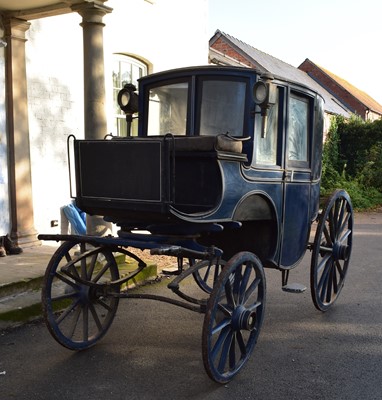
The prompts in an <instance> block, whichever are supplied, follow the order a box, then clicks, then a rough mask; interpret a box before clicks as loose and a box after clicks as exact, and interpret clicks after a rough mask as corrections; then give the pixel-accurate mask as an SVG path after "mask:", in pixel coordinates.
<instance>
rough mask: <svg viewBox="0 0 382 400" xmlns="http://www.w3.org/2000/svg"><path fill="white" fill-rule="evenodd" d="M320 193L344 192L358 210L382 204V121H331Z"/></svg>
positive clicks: (334, 118) (357, 118) (339, 117)
mask: <svg viewBox="0 0 382 400" xmlns="http://www.w3.org/2000/svg"><path fill="white" fill-rule="evenodd" d="M321 183H322V193H323V195H327V194H329V193H330V192H331V191H332V190H333V189H335V188H339V187H341V188H344V189H346V190H347V191H348V192H349V194H350V196H351V198H352V201H353V205H354V207H355V208H357V209H365V208H372V207H375V206H377V205H380V204H382V121H381V120H378V121H374V122H365V121H363V120H362V119H361V118H359V117H357V116H353V117H352V118H351V119H350V120H345V119H344V118H343V117H341V116H336V117H333V118H332V122H331V126H330V129H329V133H328V137H327V140H326V142H325V144H324V150H323V166H322V182H321Z"/></svg>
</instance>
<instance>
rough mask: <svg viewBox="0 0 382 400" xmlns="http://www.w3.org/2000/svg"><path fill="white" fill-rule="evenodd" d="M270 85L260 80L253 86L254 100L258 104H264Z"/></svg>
mask: <svg viewBox="0 0 382 400" xmlns="http://www.w3.org/2000/svg"><path fill="white" fill-rule="evenodd" d="M267 95H268V87H267V85H266V83H265V82H263V81H258V82H256V83H255V85H254V86H253V100H254V102H255V103H256V104H259V105H260V104H263V103H264V102H265V101H266V100H267Z"/></svg>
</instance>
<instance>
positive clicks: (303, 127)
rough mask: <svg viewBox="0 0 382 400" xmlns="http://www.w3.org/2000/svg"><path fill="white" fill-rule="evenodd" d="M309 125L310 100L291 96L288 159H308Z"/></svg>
mask: <svg viewBox="0 0 382 400" xmlns="http://www.w3.org/2000/svg"><path fill="white" fill-rule="evenodd" d="M308 127H309V103H308V100H307V99H305V98H302V97H297V96H291V97H290V103H289V129H288V135H289V137H288V159H289V160H290V161H308Z"/></svg>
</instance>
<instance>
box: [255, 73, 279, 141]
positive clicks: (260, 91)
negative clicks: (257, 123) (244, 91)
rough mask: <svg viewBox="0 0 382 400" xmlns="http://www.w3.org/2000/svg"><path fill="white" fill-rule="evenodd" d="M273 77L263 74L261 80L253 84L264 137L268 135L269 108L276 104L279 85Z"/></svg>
mask: <svg viewBox="0 0 382 400" xmlns="http://www.w3.org/2000/svg"><path fill="white" fill-rule="evenodd" d="M273 79H274V77H273V75H271V74H268V73H265V74H263V75H261V80H259V81H257V82H256V83H255V84H254V85H253V92H252V95H253V101H254V102H255V103H256V104H257V105H258V106H259V107H260V110H261V111H260V115H261V116H262V123H261V137H262V138H265V137H266V135H267V123H268V110H269V108H270V107H271V106H273V105H274V104H276V99H277V86H276V85H275V84H273V83H272V82H271V81H272V80H273Z"/></svg>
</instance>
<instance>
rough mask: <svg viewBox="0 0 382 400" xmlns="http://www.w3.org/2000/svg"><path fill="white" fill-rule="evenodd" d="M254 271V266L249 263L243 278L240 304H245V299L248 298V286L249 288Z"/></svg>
mask: <svg viewBox="0 0 382 400" xmlns="http://www.w3.org/2000/svg"><path fill="white" fill-rule="evenodd" d="M252 270H253V267H252V264H251V263H247V265H246V266H245V269H244V274H243V278H242V280H241V284H240V290H239V300H238V303H239V304H243V302H244V299H245V297H246V292H247V286H248V282H249V278H250V276H251V272H252Z"/></svg>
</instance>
